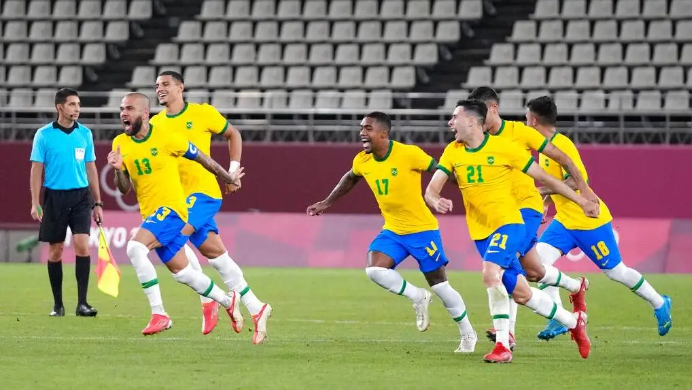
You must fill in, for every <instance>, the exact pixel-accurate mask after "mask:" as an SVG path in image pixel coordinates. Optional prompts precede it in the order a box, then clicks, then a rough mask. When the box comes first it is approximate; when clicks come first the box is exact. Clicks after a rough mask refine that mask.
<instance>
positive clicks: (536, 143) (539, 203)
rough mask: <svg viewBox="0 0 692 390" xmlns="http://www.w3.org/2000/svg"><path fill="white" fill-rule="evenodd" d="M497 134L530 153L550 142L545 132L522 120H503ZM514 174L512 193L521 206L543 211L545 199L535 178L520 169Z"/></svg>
mask: <svg viewBox="0 0 692 390" xmlns="http://www.w3.org/2000/svg"><path fill="white" fill-rule="evenodd" d="M495 136H496V137H503V138H505V139H508V140H510V141H512V142H514V143H515V144H517V145H519V147H521V148H522V149H524V150H526V151H527V152H529V153H531V150H535V151H537V152H538V153H541V152H542V151H543V149H544V148H545V146H546V145H548V142H549V141H548V140H547V139H546V138H545V137H544V136H543V134H541V133H539V132H538V130H536V129H534V128H533V127H529V126H527V125H526V124H524V123H522V122H515V121H506V120H504V119H503V120H502V126H501V127H500V130H498V132H497V134H495ZM512 176H513V178H512V183H514V184H513V186H512V188H513V190H512V194H514V198H515V199H516V200H517V204H518V205H519V208H520V209H531V210H536V211H538V212H539V213H543V199H542V198H541V194H539V193H538V189H537V188H536V183H535V182H534V180H533V178H531V177H530V176H528V175H525V174H523V173H521V172H519V171H515V172H514V173H513V174H512Z"/></svg>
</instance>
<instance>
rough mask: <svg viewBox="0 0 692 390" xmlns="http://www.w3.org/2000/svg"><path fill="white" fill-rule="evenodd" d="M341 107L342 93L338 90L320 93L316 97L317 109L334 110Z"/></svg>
mask: <svg viewBox="0 0 692 390" xmlns="http://www.w3.org/2000/svg"><path fill="white" fill-rule="evenodd" d="M340 105H341V93H340V92H339V91H336V90H326V91H318V92H317V95H316V96H315V107H317V108H326V109H330V108H331V109H334V108H339V106H340Z"/></svg>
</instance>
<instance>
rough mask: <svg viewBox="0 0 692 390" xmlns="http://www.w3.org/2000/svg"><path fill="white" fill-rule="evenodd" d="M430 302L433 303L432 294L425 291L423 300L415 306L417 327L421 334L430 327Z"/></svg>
mask: <svg viewBox="0 0 692 390" xmlns="http://www.w3.org/2000/svg"><path fill="white" fill-rule="evenodd" d="M430 302H432V294H430V291H428V290H423V299H421V301H420V302H416V303H414V304H413V310H415V311H416V325H417V326H418V330H419V331H421V332H425V331H426V330H427V329H428V326H430V314H429V313H428V308H429V307H430Z"/></svg>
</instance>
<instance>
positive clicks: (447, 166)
mask: <svg viewBox="0 0 692 390" xmlns="http://www.w3.org/2000/svg"><path fill="white" fill-rule="evenodd" d="M453 142H454V141H453ZM452 153H453V146H452V144H449V145H447V147H446V148H445V150H444V152H442V157H440V162H439V163H437V169H439V170H441V171H443V172H444V173H446V174H447V176H449V177H452V178H453V177H454V173H453V172H454V162H453V161H452Z"/></svg>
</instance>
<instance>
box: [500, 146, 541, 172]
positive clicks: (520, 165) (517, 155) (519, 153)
mask: <svg viewBox="0 0 692 390" xmlns="http://www.w3.org/2000/svg"><path fill="white" fill-rule="evenodd" d="M504 154H505V156H507V158H509V164H510V165H511V166H512V168H515V169H519V170H520V171H522V172H524V173H526V171H528V170H529V168H530V167H531V164H533V162H534V158H533V156H532V155H531V153H529V152H527V151H526V150H524V149H521V148H517V147H516V146H514V145H507V146H506V147H504Z"/></svg>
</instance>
